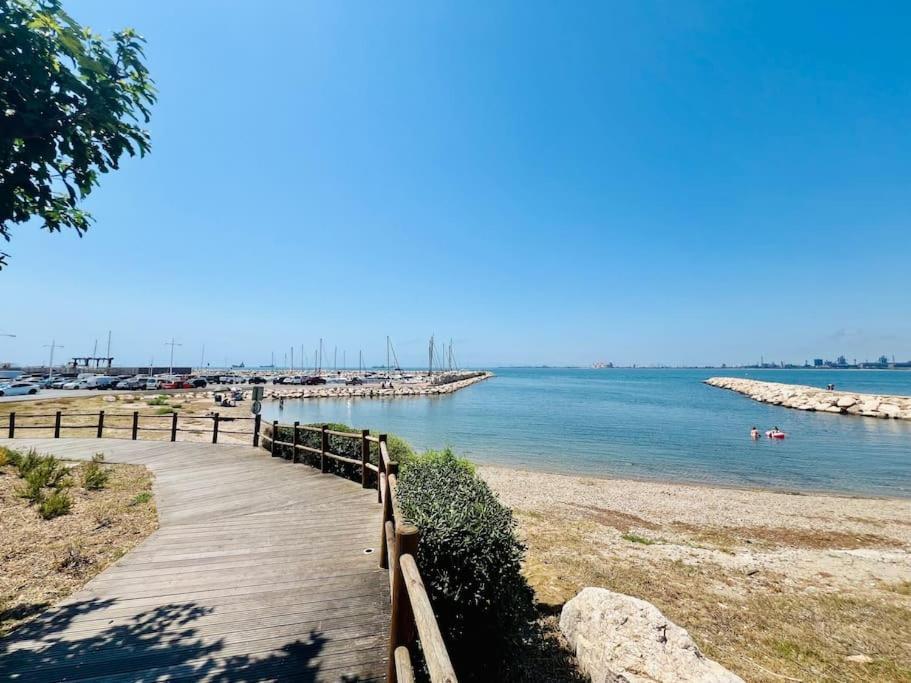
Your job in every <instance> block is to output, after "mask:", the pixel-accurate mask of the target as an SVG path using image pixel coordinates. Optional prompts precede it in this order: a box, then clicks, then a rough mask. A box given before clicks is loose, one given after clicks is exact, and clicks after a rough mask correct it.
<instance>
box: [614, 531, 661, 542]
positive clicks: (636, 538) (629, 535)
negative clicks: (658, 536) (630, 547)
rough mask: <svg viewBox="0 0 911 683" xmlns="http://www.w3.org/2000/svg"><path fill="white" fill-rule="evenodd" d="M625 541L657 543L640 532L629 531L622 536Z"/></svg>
mask: <svg viewBox="0 0 911 683" xmlns="http://www.w3.org/2000/svg"><path fill="white" fill-rule="evenodd" d="M620 538H622V539H623V540H624V541H629V542H630V543H641V544H642V545H655V541H653V540H652V539H650V538H646V537H645V536H640V535H639V534H634V533H630V532H627V533H625V534H623V535H622V536H620Z"/></svg>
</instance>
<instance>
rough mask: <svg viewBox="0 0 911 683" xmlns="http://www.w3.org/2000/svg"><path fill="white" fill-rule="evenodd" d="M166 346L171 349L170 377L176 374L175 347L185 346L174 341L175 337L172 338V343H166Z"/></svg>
mask: <svg viewBox="0 0 911 683" xmlns="http://www.w3.org/2000/svg"><path fill="white" fill-rule="evenodd" d="M164 345H165V346H170V347H171V365H170V366H169V367H168V375H173V374H174V347H175V346H183V344H178V343H177V342H175V341H174V337H171V341H169V342H165V343H164Z"/></svg>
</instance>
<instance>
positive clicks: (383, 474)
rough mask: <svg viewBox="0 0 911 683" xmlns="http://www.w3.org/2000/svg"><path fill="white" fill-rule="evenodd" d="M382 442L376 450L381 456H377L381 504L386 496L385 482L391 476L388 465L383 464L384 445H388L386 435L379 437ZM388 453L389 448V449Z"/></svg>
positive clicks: (377, 497) (377, 489)
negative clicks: (387, 469) (387, 468)
mask: <svg viewBox="0 0 911 683" xmlns="http://www.w3.org/2000/svg"><path fill="white" fill-rule="evenodd" d="M378 438H379V440H380V442H379V443H378V444H377V445H376V450H377V453H379V455H378V456H377V468H376V469H377V472H376V500H377V502H379V503H382V502H383V496H384V495H385V494H386V489H385V487H384V485H383V480H384V479H386V478H387V477H388V476H389V473H388V472H387V471H386V463H384V462H383V445H382V444H384V443H386V435H385V434H380V435H379V437H378ZM386 450H387V452H388V450H389V449H388V447H387V449H386Z"/></svg>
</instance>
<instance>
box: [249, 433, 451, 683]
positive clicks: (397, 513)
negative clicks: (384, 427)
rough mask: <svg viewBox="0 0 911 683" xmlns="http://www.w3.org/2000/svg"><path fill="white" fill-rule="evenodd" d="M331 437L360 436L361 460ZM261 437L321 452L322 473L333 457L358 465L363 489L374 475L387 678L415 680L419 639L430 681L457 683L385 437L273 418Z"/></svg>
mask: <svg viewBox="0 0 911 683" xmlns="http://www.w3.org/2000/svg"><path fill="white" fill-rule="evenodd" d="M278 429H290V430H291V438H292V440H291V441H284V440H280V439H278V438H277V430H278ZM302 431H307V432H311V433H318V434H319V435H320V441H319V444H320V445H319V448H316V447H314V446H309V445H307V444H304V443H301V442H300V439H299V433H300V432H302ZM329 436H334V437H338V438H346V439H352V440H356V441H357V442H358V443H357V447H358V450H359V455H360V458H356V457H350V456H346V455H341V454H340V453H334V452H332V451H331V450H330V449H329ZM261 440H262V446H261V447H262V448H264V449H265V450H268V451H270V452H272V453H273V454H275V452H276V447H278V446H282V447H289V448H291V449H292V453H293V454H296V453H297V451H303V452H307V453H312V454H313V455H317V456H319V464H316V463H315V460H316V459H315V458H314V459H313V460H311V461H310V462H312V463H313V464H314V465H315V466H316V467H319V468H320V470H321V471H323V472H327V463H328V461H329V460H336V461H338V462H343V463H345V464H347V465H351V466H352V467H358V466H360V475H361V476H360V480H361V485H362V486H363V487H365V488H367V487H368V486H369V481H370V480H369V479H368V474H367V473H368V472H372V473H374V474H376V486H377V501H378V502H379V503H380V504H381V505H382V506H383V514H382V525H381V528H380V548H379V562H380V566H381V567H383V568H384V569H387V570H388V571H387V579H388V581H389V594H390V600H391V616H390V628H389V650H388V653H389V657H388V668H387V671H386V679H387V681H389V682H390V683H413V681H414V667H413V665H412V661H411V655H412V652H411V651H410V650H409V648H412V649H413V648H414V646H415V644H416V643H417V641H418V640H420V643H421V650H422V651H423V653H424V659H425V662H426V664H427V671H428V672H429V674H430V680H431V683H457V678H456V675H455V671H454V669H453V667H452V662H451V661H450V659H449V653H448V651H447V649H446V643H445V642H444V640H443V636H442V633H441V632H440V627H439V624H437V621H436V616H435V615H434V613H433V606H432V605H431V603H430V598H429V596H428V595H427V590H426V588H425V587H424V582H423V579H422V578H421V574H420V571H419V570H418V566H417V562H416V561H415V559H414V556H415V553H417V549H418V543H419V540H420V530H419V529H418V528H417V527H416V526H415V525H414V524H412V523H411V522H409V521H408V519H407V518H406V516H405V514H404V512H403V511H402V508H401V503H400V502H399V496H398V468H399V465H398V463H397V462H396V461H395V460H393V459H392V457H391V456H390V454H389V444H388V439H387V436H386V435H385V434H378V435H376V436H374V435H371V434H370V433H369V432H368V431H367V430H363V431H361V432H360V433H356V432H341V431H336V430H332V429H329V428H328V426H327V425H321V426H319V427H314V426H309V425H301V424H299V423H294V425H283V424H279V423H277V422H274V423H272V424H271V425H270V424H266V425H263V430H262V434H261ZM311 443H313V441H311ZM370 444H377V452H378V454H379V455H378V458H377V464H373V463H372V462H370V450H371V446H370ZM292 457H294V456H292ZM355 471H356V470H355ZM349 476H350V474H349Z"/></svg>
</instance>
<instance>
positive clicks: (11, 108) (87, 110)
mask: <svg viewBox="0 0 911 683" xmlns="http://www.w3.org/2000/svg"><path fill="white" fill-rule="evenodd" d="M144 42H145V41H144V39H143V38H142V37H141V36H139V35H138V34H137V33H136V32H135V31H134V30H133V29H124V30H122V31H118V32H116V33H114V34H113V36H112V38H111V40H110V41H105V40H103V39H102V38H101V37H100V36H98V35H96V34H93V33H92V32H91V31H90V30H89V29H88V28H83V27H82V26H80V25H79V24H78V23H77V22H76V21H75V20H73V19H72V18H71V17H70V16H69V15H68V14H67V13H66V12H64V11H63V9H62V7H61V5H60V0H0V237H3V239H5V240H6V241H7V242H8V241H9V240H10V228H11V226H12V225H13V224H16V223H24V222H26V221H28V220H30V219H32V218H37V219H38V220H40V221H41V223H42V227H44V228H46V229H47V230H48V231H50V232H59V231H60V230H61V228H64V227H68V228H73V229H75V230H76V232H77V233H78V234H79V236H80V237H81V236H82V234H83V233H84V232H85V231H86V230H87V229H88V227H89V223H90V221H91V216H90V215H89V214H88V213H86V212H85V211H83V210H82V209H80V208H79V201H80V200H81V199H83V198H84V197H85V196H86V195H88V194H89V193H90V192H91V191H92V189H93V188H94V187H95V186H96V185H97V184H98V176H99V175H100V174H101V173H107V172H108V171H109V170H111V169H116V168H118V167H119V160H120V158H121V157H122V156H123V154H124V153H127V154H129V155H130V156H134V155H135V154H136V153H137V152H138V153H139V154H140V155H141V156H144V155H145V154H146V152H148V151H149V149H150V147H149V135H148V132H147V131H145V130H143V129H142V128H141V127H140V125H141V124H140V121H141V123H148V121H149V106H151V105H152V104H153V103H154V102H155V88H154V86H153V82H152V80H151V79H150V78H149V74H148V71H147V70H146V67H145V66H144V64H143V61H142V60H143V59H144V58H145V55H144V53H143V51H142V44H143V43H144ZM7 256H8V254H6V253H3V252H0V268H2V267H3V266H4V265H5V264H6V257H7Z"/></svg>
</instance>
